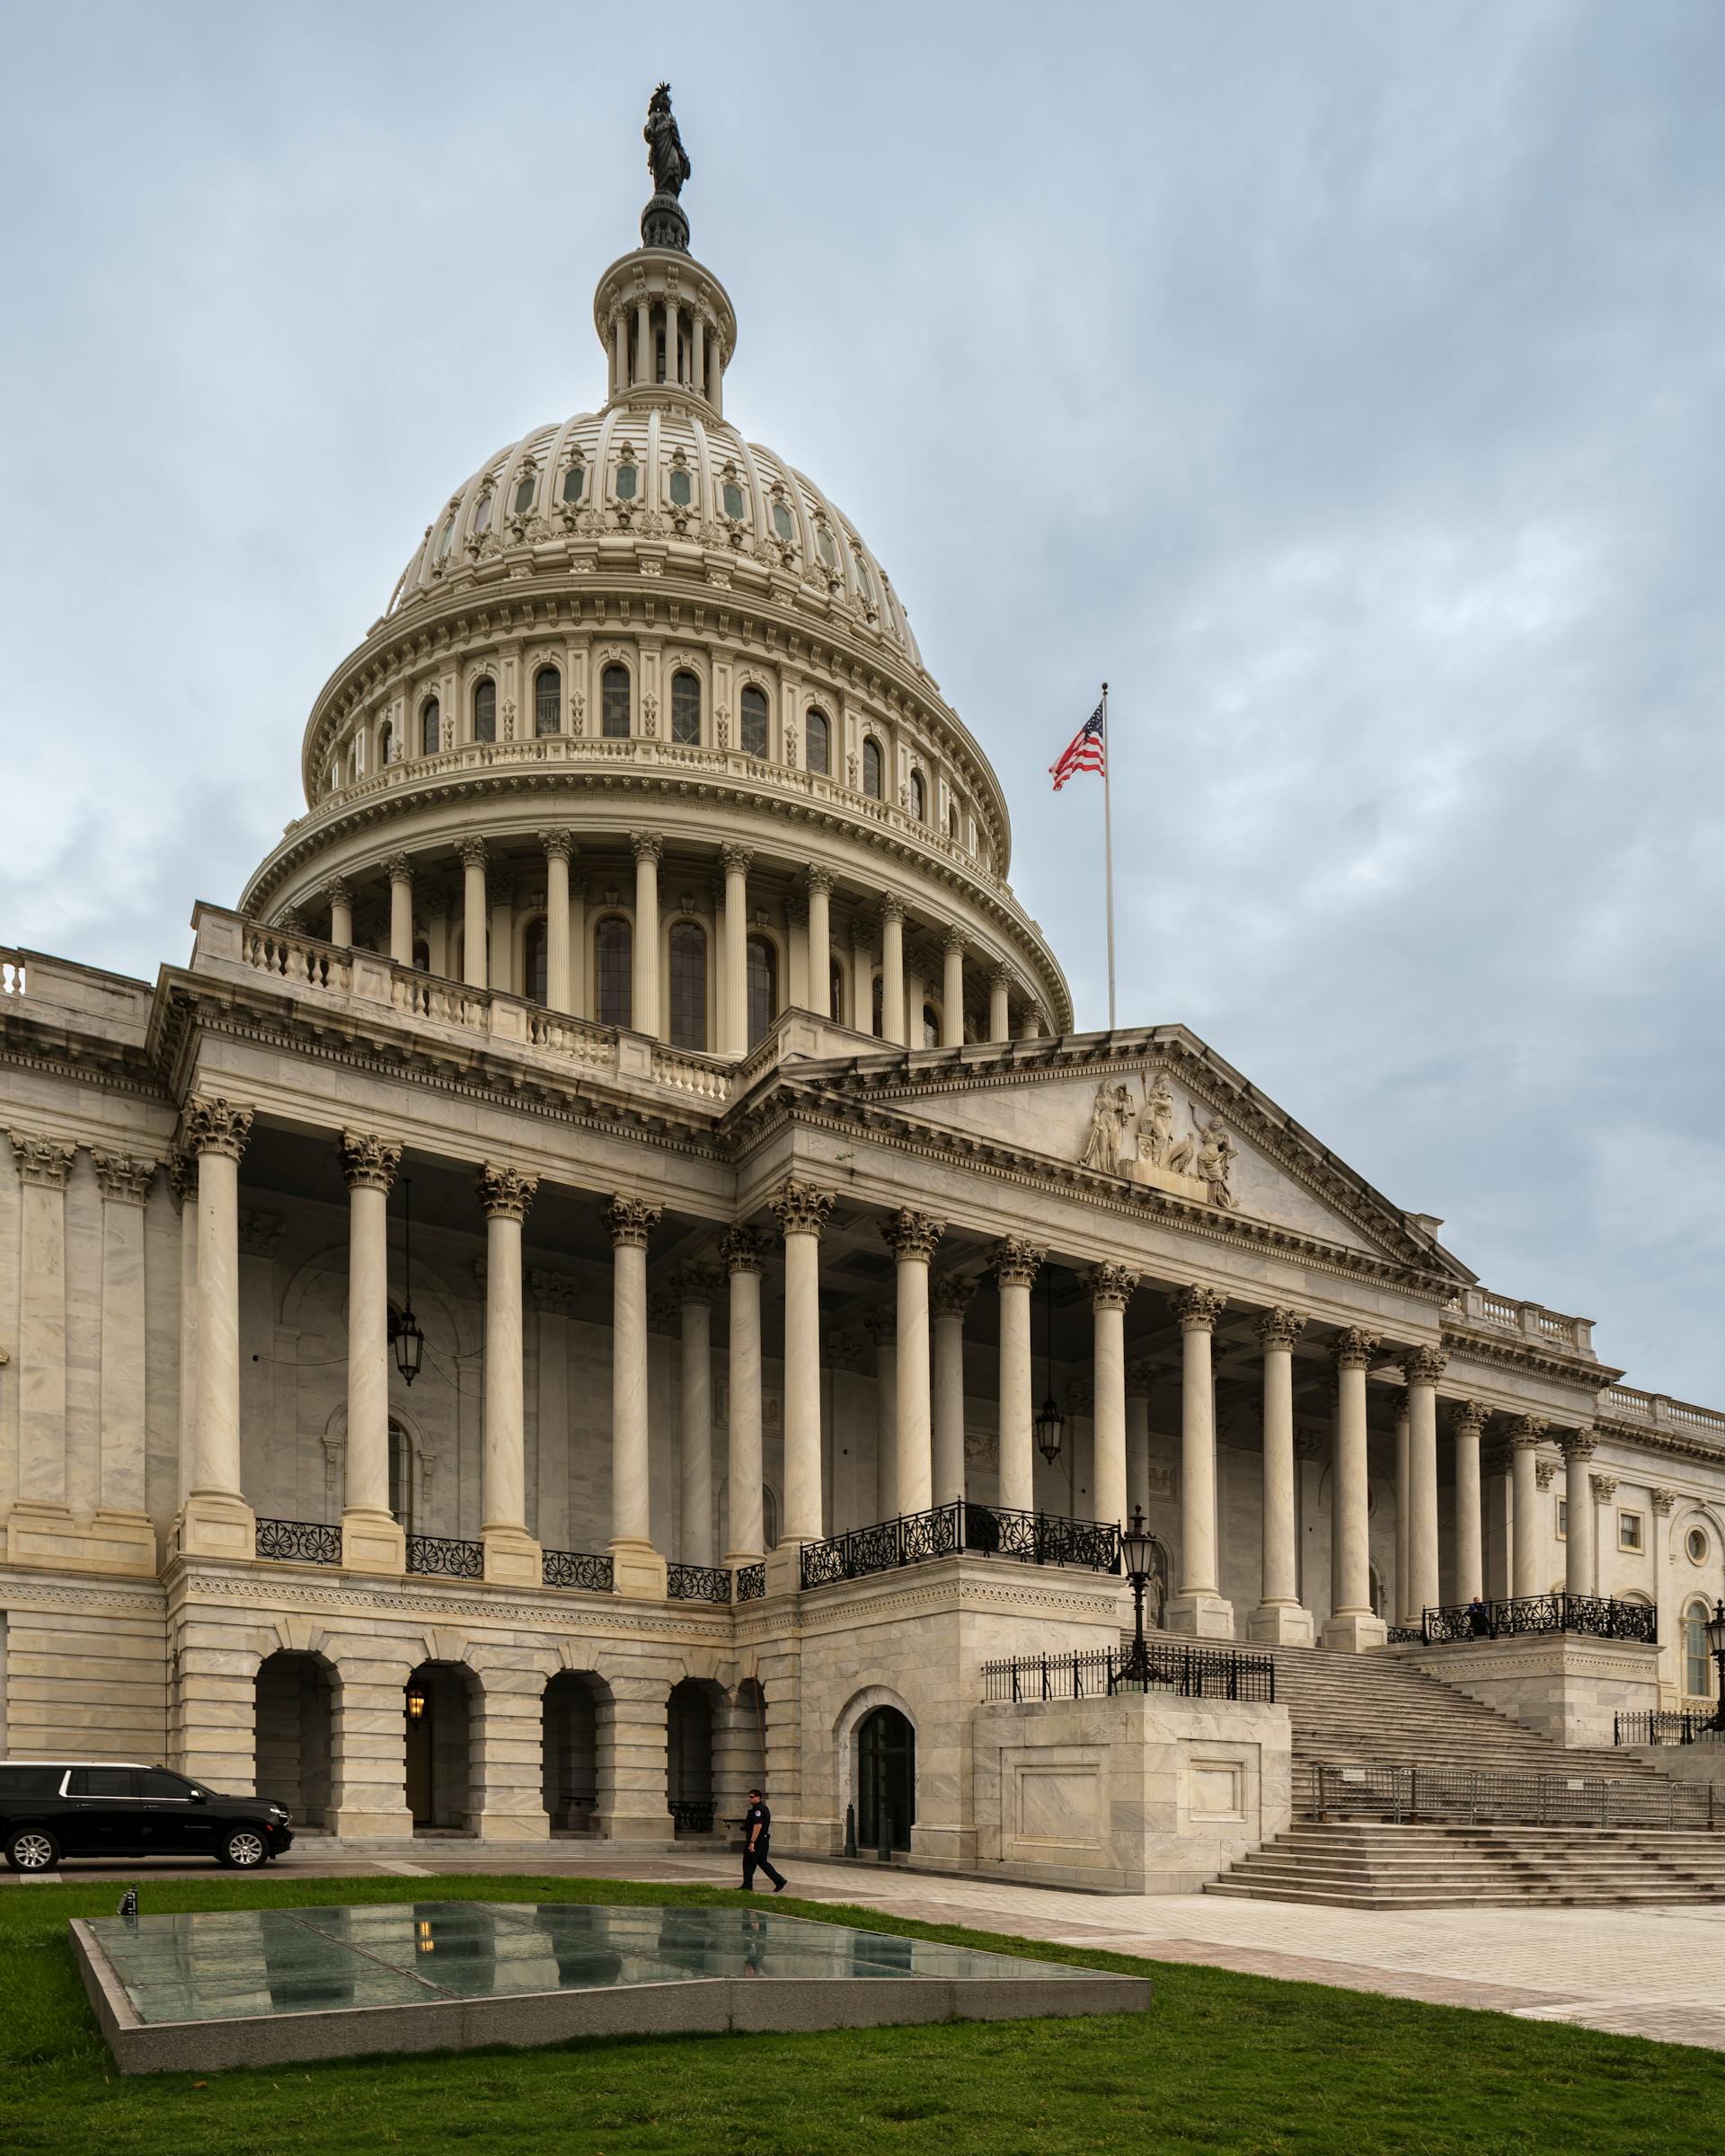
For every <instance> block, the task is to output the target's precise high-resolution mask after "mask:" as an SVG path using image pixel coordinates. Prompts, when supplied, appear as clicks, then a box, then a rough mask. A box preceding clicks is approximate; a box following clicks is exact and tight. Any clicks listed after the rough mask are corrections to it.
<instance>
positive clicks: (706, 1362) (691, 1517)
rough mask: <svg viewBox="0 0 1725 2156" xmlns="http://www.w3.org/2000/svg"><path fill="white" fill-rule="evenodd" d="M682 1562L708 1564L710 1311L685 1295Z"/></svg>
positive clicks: (702, 1297) (694, 1296)
mask: <svg viewBox="0 0 1725 2156" xmlns="http://www.w3.org/2000/svg"><path fill="white" fill-rule="evenodd" d="M682 1364H683V1368H682V1378H683V1402H682V1405H683V1415H682V1425H683V1427H682V1437H683V1561H684V1563H685V1564H686V1565H710V1564H712V1306H711V1304H710V1303H708V1302H707V1300H706V1295H705V1294H704V1293H703V1294H694V1293H692V1292H690V1289H689V1286H688V1284H687V1283H685V1286H684V1294H683V1355H682Z"/></svg>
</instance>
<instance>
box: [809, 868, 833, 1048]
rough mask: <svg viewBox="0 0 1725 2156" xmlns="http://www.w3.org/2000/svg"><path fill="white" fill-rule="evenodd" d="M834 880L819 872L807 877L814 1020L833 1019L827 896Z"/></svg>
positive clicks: (829, 912) (831, 956)
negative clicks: (815, 1018)
mask: <svg viewBox="0 0 1725 2156" xmlns="http://www.w3.org/2000/svg"><path fill="white" fill-rule="evenodd" d="M832 888H833V879H832V878H831V877H830V876H827V875H826V874H824V873H822V872H820V871H818V870H817V871H812V872H811V873H810V875H809V1009H810V1010H811V1011H812V1012H814V1014H815V1016H816V1017H817V1018H836V1016H837V1015H838V1014H837V1012H836V1011H835V1010H834V1009H833V932H832V914H831V907H830V903H829V901H830V894H831V892H832Z"/></svg>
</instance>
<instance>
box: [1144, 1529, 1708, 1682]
mask: <svg viewBox="0 0 1725 2156" xmlns="http://www.w3.org/2000/svg"><path fill="white" fill-rule="evenodd" d="M1152 1546H1153V1537H1152V1535H1151V1533H1150V1530H1149V1528H1148V1527H1147V1526H1146V1524H1145V1518H1144V1507H1143V1506H1142V1505H1135V1506H1134V1507H1132V1524H1131V1525H1130V1526H1129V1527H1128V1529H1127V1530H1126V1532H1125V1533H1124V1534H1122V1535H1121V1537H1120V1556H1121V1559H1122V1560H1123V1561H1124V1563H1125V1565H1126V1577H1127V1578H1128V1580H1130V1582H1131V1583H1132V1658H1131V1664H1130V1667H1129V1668H1128V1673H1127V1674H1128V1675H1129V1676H1131V1677H1133V1678H1135V1679H1136V1680H1137V1682H1138V1683H1143V1682H1144V1681H1145V1679H1146V1677H1147V1676H1148V1675H1149V1674H1150V1652H1149V1649H1148V1648H1146V1645H1145V1642H1144V1587H1145V1582H1146V1580H1147V1579H1148V1578H1149V1577H1150V1564H1151V1550H1152ZM1721 1606H1722V1607H1725V1605H1721Z"/></svg>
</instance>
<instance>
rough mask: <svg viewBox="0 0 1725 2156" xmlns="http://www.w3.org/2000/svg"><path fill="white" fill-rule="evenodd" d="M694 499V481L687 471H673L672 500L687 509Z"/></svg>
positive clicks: (681, 507) (679, 506) (676, 504)
mask: <svg viewBox="0 0 1725 2156" xmlns="http://www.w3.org/2000/svg"><path fill="white" fill-rule="evenodd" d="M671 500H672V502H673V503H674V505H675V506H676V507H677V508H679V509H686V508H688V506H689V504H690V503H691V502H692V501H693V500H694V480H693V479H692V478H691V477H690V476H689V474H688V473H686V472H673V473H671Z"/></svg>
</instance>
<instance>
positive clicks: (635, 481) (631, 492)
mask: <svg viewBox="0 0 1725 2156" xmlns="http://www.w3.org/2000/svg"><path fill="white" fill-rule="evenodd" d="M611 483H612V485H613V486H614V487H615V490H616V496H617V499H618V500H619V501H632V500H633V499H635V489H636V487H637V486H638V485H639V484H640V470H639V467H638V466H637V465H634V464H619V465H618V466H617V473H616V477H615V479H614V480H613V481H612V482H611Z"/></svg>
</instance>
